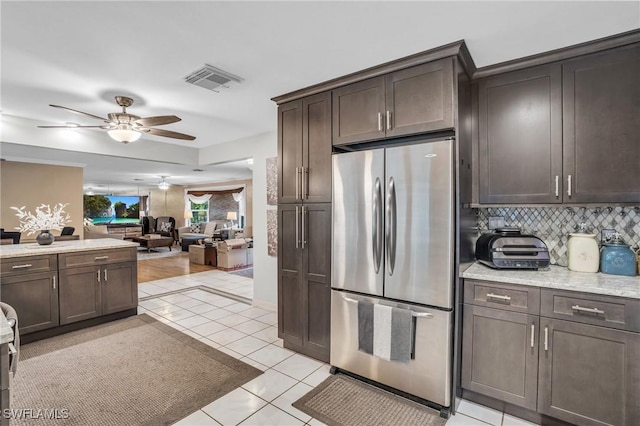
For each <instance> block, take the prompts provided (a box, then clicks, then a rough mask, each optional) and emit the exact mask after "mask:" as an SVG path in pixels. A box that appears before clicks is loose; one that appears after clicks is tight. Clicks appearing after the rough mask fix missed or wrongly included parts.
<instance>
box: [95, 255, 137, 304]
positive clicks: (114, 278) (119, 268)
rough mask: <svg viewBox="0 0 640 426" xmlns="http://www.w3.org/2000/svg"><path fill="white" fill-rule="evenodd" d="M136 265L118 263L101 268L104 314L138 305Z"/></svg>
mask: <svg viewBox="0 0 640 426" xmlns="http://www.w3.org/2000/svg"><path fill="white" fill-rule="evenodd" d="M136 270H137V267H136V265H135V264H131V263H118V264H114V265H109V266H105V267H103V268H102V294H103V302H102V308H103V313H104V315H107V314H111V313H114V312H120V311H125V310H127V309H132V308H135V307H136V306H138V283H137V282H138V279H137V274H136Z"/></svg>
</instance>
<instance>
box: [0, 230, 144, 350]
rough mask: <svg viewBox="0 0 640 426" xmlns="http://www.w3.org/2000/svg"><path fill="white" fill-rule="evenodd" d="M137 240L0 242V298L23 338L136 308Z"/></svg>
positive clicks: (72, 327)
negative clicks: (12, 312) (12, 313)
mask: <svg viewBox="0 0 640 426" xmlns="http://www.w3.org/2000/svg"><path fill="white" fill-rule="evenodd" d="M137 247H138V244H136V243H132V242H128V241H122V240H116V239H111V238H104V239H89V240H78V241H61V242H54V243H53V244H51V245H49V246H40V245H38V244H14V245H6V246H0V300H1V301H3V302H6V303H8V304H10V305H11V306H13V308H14V309H15V310H16V312H17V315H18V323H19V327H20V334H21V337H22V339H21V340H22V342H24V343H28V342H30V341H34V340H39V339H42V338H46V337H50V336H53V335H56V334H61V333H65V332H68V331H72V330H76V329H79V328H83V327H88V326H92V325H96V324H99V323H102V322H106V321H111V320H114V319H119V318H123V317H126V316H130V315H135V314H136V313H137V306H138V284H137V281H138V277H137V254H136V251H137Z"/></svg>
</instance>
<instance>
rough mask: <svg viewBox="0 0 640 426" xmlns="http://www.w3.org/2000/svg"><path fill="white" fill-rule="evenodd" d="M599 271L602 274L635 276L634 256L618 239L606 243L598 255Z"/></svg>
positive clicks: (627, 246) (626, 245)
mask: <svg viewBox="0 0 640 426" xmlns="http://www.w3.org/2000/svg"><path fill="white" fill-rule="evenodd" d="M600 269H601V271H602V273H604V274H612V275H628V276H630V277H634V276H635V275H636V254H635V253H634V252H633V250H631V248H630V247H629V245H628V244H624V242H623V241H622V240H620V239H614V240H613V241H612V242H610V243H606V244H605V245H604V247H603V248H602V253H601V255H600Z"/></svg>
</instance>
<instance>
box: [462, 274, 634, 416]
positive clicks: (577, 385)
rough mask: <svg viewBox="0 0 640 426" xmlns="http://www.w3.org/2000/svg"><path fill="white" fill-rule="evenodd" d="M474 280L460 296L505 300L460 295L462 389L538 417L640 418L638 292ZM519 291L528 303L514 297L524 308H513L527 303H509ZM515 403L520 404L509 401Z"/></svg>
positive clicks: (472, 396)
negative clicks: (627, 294) (626, 294)
mask: <svg viewBox="0 0 640 426" xmlns="http://www.w3.org/2000/svg"><path fill="white" fill-rule="evenodd" d="M480 284H482V283H478V282H475V281H473V280H466V281H465V287H464V290H465V301H468V300H481V301H482V300H484V298H483V297H477V296H478V295H479V294H480V296H483V294H484V293H482V292H485V293H486V292H487V291H488V292H490V294H489V296H492V297H493V300H496V301H501V303H505V305H504V309H502V308H488V307H484V306H477V305H473V304H468V303H465V305H464V310H463V332H462V373H461V385H462V388H463V389H465V390H468V391H471V392H472V393H474V394H478V395H479V396H482V398H484V397H485V396H488V397H490V398H489V399H488V404H489V405H491V404H493V406H494V408H495V407H497V406H502V407H503V409H504V406H505V404H504V403H508V404H512V405H515V406H518V407H524V408H526V409H528V410H531V411H527V412H526V413H525V414H526V415H529V416H533V417H536V416H537V417H538V418H539V419H538V420H541V421H542V423H543V424H545V422H546V421H547V420H549V418H548V417H543V418H541V419H540V415H541V414H542V415H544V416H549V417H552V418H554V419H559V420H562V421H565V422H569V423H572V424H576V425H585V426H595V425H598V426H602V425H617V426H630V425H638V424H640V333H638V332H637V331H638V330H639V329H640V326H639V325H638V324H640V322H639V320H640V304H639V303H638V301H637V300H635V299H626V298H622V297H615V296H603V295H593V294H588V293H580V292H568V291H561V290H552V289H541V292H540V297H537V296H536V294H537V293H535V292H527V289H528V288H529V287H521V286H517V285H512V284H499V285H497V286H496V287H495V288H490V289H489V290H485V287H487V288H489V287H488V286H487V285H486V284H485V285H484V287H483V286H482V285H480ZM519 289H520V290H519ZM506 290H508V291H506ZM518 292H520V293H522V294H525V293H526V294H528V296H527V299H528V300H527V303H525V304H519V305H522V306H526V309H528V310H529V312H528V313H527V312H513V310H515V309H525V308H524V307H519V306H514V305H513V304H509V303H511V302H513V301H515V300H517V299H515V297H514V295H517V294H519V293H518ZM481 293H482V294H481ZM502 293H505V294H502ZM507 293H508V294H510V295H511V296H509V295H507ZM507 301H508V302H507ZM536 305H538V306H536ZM538 307H539V309H538ZM537 312H540V315H537V314H535V313H537ZM560 318H563V319H560ZM593 323H598V324H601V325H593ZM471 398H472V399H473V398H474V395H471ZM491 398H492V399H491ZM494 400H495V401H494ZM479 402H483V401H479ZM508 407H509V406H508ZM518 410H521V412H523V411H525V410H522V409H521V408H517V407H516V408H514V410H511V408H510V409H509V411H514V412H517V411H518Z"/></svg>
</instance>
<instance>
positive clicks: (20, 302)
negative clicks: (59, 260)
mask: <svg viewBox="0 0 640 426" xmlns="http://www.w3.org/2000/svg"><path fill="white" fill-rule="evenodd" d="M56 280H57V274H56V272H41V273H38V274H28V275H21V276H14V277H2V291H1V292H0V296H1V298H0V300H2V301H3V302H5V303H8V304H9V305H11V306H13V308H14V309H15V310H16V314H17V315H18V327H19V330H20V333H21V334H27V333H31V332H34V331H38V330H44V329H47V328H51V327H55V326H57V325H58V324H59V318H58V288H57V285H54V284H55V282H56Z"/></svg>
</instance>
